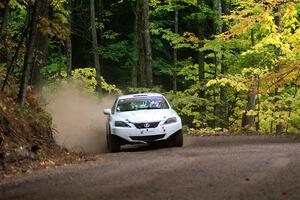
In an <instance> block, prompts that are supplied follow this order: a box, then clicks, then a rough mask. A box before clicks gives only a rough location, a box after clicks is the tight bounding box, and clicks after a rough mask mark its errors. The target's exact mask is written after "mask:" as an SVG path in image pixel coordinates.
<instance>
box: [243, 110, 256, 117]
mask: <svg viewBox="0 0 300 200" xmlns="http://www.w3.org/2000/svg"><path fill="white" fill-rule="evenodd" d="M257 113H258V112H257V111H255V110H248V111H247V112H246V115H247V116H256V115H257Z"/></svg>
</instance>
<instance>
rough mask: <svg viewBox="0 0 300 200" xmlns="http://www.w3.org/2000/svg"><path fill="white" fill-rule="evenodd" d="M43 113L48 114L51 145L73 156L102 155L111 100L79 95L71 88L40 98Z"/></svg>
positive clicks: (67, 87)
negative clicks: (52, 133)
mask: <svg viewBox="0 0 300 200" xmlns="http://www.w3.org/2000/svg"><path fill="white" fill-rule="evenodd" d="M44 97H46V100H47V102H48V104H47V110H48V112H50V113H51V114H52V117H53V124H54V128H55V129H56V132H57V133H56V134H55V136H54V137H55V141H56V142H57V143H58V144H59V145H61V146H63V147H65V148H67V149H69V150H71V151H75V152H83V153H103V152H105V151H106V135H105V134H106V130H105V123H106V116H105V115H104V114H103V109H104V108H110V107H111V106H112V104H113V101H114V97H104V98H102V99H99V98H97V97H95V96H91V95H88V94H86V93H84V92H82V91H81V90H80V89H79V88H78V87H77V88H76V87H75V86H74V85H73V84H68V85H67V86H64V87H61V88H60V89H58V90H56V91H55V92H54V93H51V94H44Z"/></svg>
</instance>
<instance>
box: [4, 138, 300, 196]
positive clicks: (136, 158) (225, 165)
mask: <svg viewBox="0 0 300 200" xmlns="http://www.w3.org/2000/svg"><path fill="white" fill-rule="evenodd" d="M184 140H185V145H184V147H182V148H155V149H153V148H148V147H135V148H131V149H127V150H125V151H123V152H121V153H116V154H104V155H103V159H100V160H98V161H95V162H88V163H85V164H81V165H73V166H67V167H61V168H58V169H55V170H54V169H52V170H44V171H39V172H35V173H34V174H33V175H27V176H25V177H22V178H18V179H15V180H13V181H12V180H6V181H2V182H0V199H1V200H2V199H9V200H13V199H31V200H34V199H43V200H46V199H51V200H52V199H122V200H127V199H128V200H134V199H143V200H144V199H146V200H147V199H151V200H152V199H180V200H183V199H205V200H206V199H300V155H299V152H300V140H299V139H295V138H292V137H289V138H288V137H283V136H282V137H271V136H268V137H266V136H235V137H234V136H218V137H195V136H194V137H193V136H185V138H184Z"/></svg>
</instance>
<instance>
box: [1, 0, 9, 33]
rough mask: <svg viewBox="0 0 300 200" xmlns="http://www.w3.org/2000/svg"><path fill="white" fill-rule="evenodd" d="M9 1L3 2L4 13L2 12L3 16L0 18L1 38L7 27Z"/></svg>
mask: <svg viewBox="0 0 300 200" xmlns="http://www.w3.org/2000/svg"><path fill="white" fill-rule="evenodd" d="M9 1H10V0H4V11H3V15H2V17H1V18H2V20H1V29H0V35H1V37H2V35H3V34H4V33H5V31H6V27H7V23H8V15H9Z"/></svg>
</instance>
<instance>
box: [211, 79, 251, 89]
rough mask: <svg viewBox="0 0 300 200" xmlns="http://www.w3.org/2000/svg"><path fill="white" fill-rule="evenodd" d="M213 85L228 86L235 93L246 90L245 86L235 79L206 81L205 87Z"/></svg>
mask: <svg viewBox="0 0 300 200" xmlns="http://www.w3.org/2000/svg"><path fill="white" fill-rule="evenodd" d="M215 85H219V86H221V87H226V86H230V87H232V88H233V89H235V90H236V91H237V92H240V91H247V90H248V88H247V87H246V85H245V84H244V83H243V82H241V81H239V79H238V78H237V77H230V78H216V79H213V80H210V81H208V82H207V84H206V86H207V87H212V86H215Z"/></svg>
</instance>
